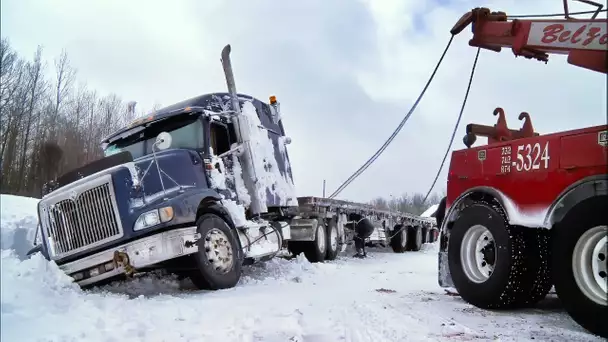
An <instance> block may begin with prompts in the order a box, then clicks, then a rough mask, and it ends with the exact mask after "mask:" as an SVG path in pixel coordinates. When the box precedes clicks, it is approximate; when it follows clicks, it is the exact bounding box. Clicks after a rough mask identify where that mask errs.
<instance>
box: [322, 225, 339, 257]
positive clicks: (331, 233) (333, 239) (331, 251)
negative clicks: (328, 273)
mask: <svg viewBox="0 0 608 342" xmlns="http://www.w3.org/2000/svg"><path fill="white" fill-rule="evenodd" d="M338 242H339V241H338V226H337V225H336V220H334V219H332V220H330V221H329V226H328V233H327V243H326V244H327V253H326V254H325V260H335V259H336V257H337V256H338V248H339V245H338Z"/></svg>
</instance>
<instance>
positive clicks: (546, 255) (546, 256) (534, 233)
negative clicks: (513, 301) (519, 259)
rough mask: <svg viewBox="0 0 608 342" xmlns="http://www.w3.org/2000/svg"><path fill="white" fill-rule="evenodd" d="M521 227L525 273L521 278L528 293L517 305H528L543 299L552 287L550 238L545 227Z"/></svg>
mask: <svg viewBox="0 0 608 342" xmlns="http://www.w3.org/2000/svg"><path fill="white" fill-rule="evenodd" d="M521 229H522V233H523V238H524V239H525V246H526V252H525V258H526V261H525V262H526V264H525V265H526V272H525V273H526V274H525V275H524V277H523V280H522V288H524V289H525V288H528V294H527V295H526V296H524V297H523V298H522V300H521V303H520V305H519V306H522V307H529V306H533V305H534V304H536V303H538V302H540V301H541V300H543V299H544V298H545V297H546V296H547V294H548V293H549V291H550V290H551V287H553V281H552V279H551V264H550V262H551V242H550V241H551V240H550V235H549V231H548V230H547V229H542V228H536V229H534V228H524V227H522V228H521Z"/></svg>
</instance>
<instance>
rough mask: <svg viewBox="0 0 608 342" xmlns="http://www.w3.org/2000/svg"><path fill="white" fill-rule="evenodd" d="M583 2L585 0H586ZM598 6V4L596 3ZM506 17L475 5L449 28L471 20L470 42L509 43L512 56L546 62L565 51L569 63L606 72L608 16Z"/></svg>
mask: <svg viewBox="0 0 608 342" xmlns="http://www.w3.org/2000/svg"><path fill="white" fill-rule="evenodd" d="M584 2H587V0H585V1H584ZM592 4H594V5H596V6H598V8H599V9H601V7H602V5H601V4H595V3H592ZM564 8H565V10H566V19H551V20H540V19H534V20H519V19H514V20H508V17H507V14H506V13H505V12H491V11H490V10H489V9H488V8H475V9H473V10H472V11H470V12H468V13H466V14H465V15H463V16H462V17H461V18H460V20H458V22H457V23H456V25H454V27H453V28H452V30H451V31H450V32H451V33H452V34H453V35H456V34H458V33H460V32H462V30H464V29H465V28H466V27H467V26H468V25H469V24H472V27H471V29H472V32H473V38H472V39H471V40H470V41H469V45H470V46H474V47H479V48H483V49H487V50H492V51H496V52H500V51H501V48H503V47H510V48H511V49H512V51H513V54H515V56H523V57H526V58H534V59H537V60H539V61H543V62H547V61H548V59H549V54H565V55H568V63H570V64H572V65H576V66H579V67H582V68H585V69H589V70H593V71H597V72H601V73H607V72H608V29H607V27H608V20H607V19H595V16H596V15H597V13H599V9H598V11H597V12H596V14H595V15H594V16H593V17H592V18H591V19H573V18H569V16H568V15H567V5H566V3H565V2H564Z"/></svg>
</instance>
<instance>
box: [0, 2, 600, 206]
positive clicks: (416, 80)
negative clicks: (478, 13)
mask: <svg viewBox="0 0 608 342" xmlns="http://www.w3.org/2000/svg"><path fill="white" fill-rule="evenodd" d="M600 2H602V3H604V5H605V4H606V1H600ZM163 3H165V4H167V5H161V2H160V1H146V0H137V1H136V0H129V1H124V0H103V1H102V0H98V1H81V0H72V1H67V0H65V1H62V0H52V1H51V0H48V1H42V0H38V1H34V0H2V2H1V6H2V7H1V30H2V36H3V37H8V38H9V39H10V42H11V45H12V46H13V48H14V49H16V50H17V51H18V52H19V53H20V54H21V55H22V56H28V57H29V56H33V53H34V51H35V49H36V46H37V45H38V44H42V45H43V46H44V49H45V50H44V53H45V56H46V58H47V60H48V61H49V65H50V66H52V59H53V58H54V57H55V56H57V55H59V53H60V52H61V49H62V48H65V49H67V51H68V54H69V58H70V60H71V62H72V65H73V66H74V67H76V68H77V70H78V79H79V80H81V81H86V82H87V84H88V85H89V87H90V88H92V89H97V90H98V91H100V92H102V93H109V92H115V93H117V94H118V95H120V96H121V97H122V98H123V99H124V100H136V101H137V102H138V107H139V108H140V109H145V110H148V109H151V108H152V107H153V105H154V104H161V105H163V106H166V105H170V104H172V103H174V102H177V101H180V100H183V99H186V98H190V97H192V96H196V95H199V94H203V93H209V92H215V91H224V90H225V81H224V79H223V74H222V68H221V64H220V60H219V58H220V51H221V49H222V47H223V46H224V45H225V44H227V43H230V44H231V45H232V60H233V66H234V71H235V76H236V84H237V89H238V91H239V92H243V93H249V94H251V95H253V96H256V97H258V98H260V99H262V100H267V98H268V96H269V95H271V94H275V95H276V96H277V97H278V100H279V101H280V102H281V109H282V113H283V121H284V125H285V128H286V131H287V135H289V136H290V137H291V138H292V140H293V142H292V144H291V145H290V146H289V152H290V158H291V160H292V166H293V170H294V178H295V182H296V187H297V191H298V195H299V196H307V195H314V196H320V195H321V194H322V184H323V179H326V180H327V188H328V189H327V192H328V194H329V193H331V192H332V191H333V190H334V189H335V188H336V187H338V186H339V185H340V184H341V183H342V182H343V181H344V180H346V178H347V177H348V176H350V175H351V174H352V173H353V172H354V171H355V170H356V169H357V168H358V167H359V166H361V165H362V163H364V162H365V161H366V160H367V159H368V158H369V157H370V156H371V155H372V154H373V153H374V152H375V151H376V150H377V149H378V148H379V147H380V146H381V145H382V143H383V142H384V141H385V140H386V139H387V137H388V136H389V135H390V134H391V133H392V131H393V130H394V128H395V127H396V125H397V124H398V123H399V122H400V120H401V119H402V117H403V116H404V115H405V114H406V113H407V111H408V110H409V108H410V106H411V105H412V104H413V102H414V101H415V99H416V97H417V96H418V95H419V93H420V91H421V90H422V88H423V86H424V84H425V82H426V81H427V79H428V77H429V75H430V74H431V72H432V69H433V67H434V66H435V63H436V62H437V60H438V58H439V56H440V54H441V52H442V51H443V49H444V47H445V45H446V44H447V42H448V40H449V38H450V33H449V30H450V29H451V27H452V26H453V25H454V23H455V22H456V21H457V20H458V19H459V18H460V16H461V15H462V14H464V13H465V12H467V11H469V10H470V9H472V8H474V7H482V6H483V7H489V8H490V9H492V10H496V11H497V10H501V11H505V12H507V14H539V13H556V12H557V13H559V12H561V11H562V10H563V9H562V1H561V0H535V1H530V0H518V1H514V0H501V1H490V0H479V1H478V0H469V1H465V0H426V1H420V0H402V1H399V0H363V1H357V0H348V1H347V0H333V1H328V0H308V1H280V0H276V1H270V0H258V1H226V0H203V1H201V0H189V1H186V0H184V1H172V2H169V1H166V2H163ZM169 3H170V4H171V5H168V4H169ZM570 7H571V10H576V9H581V8H582V9H588V7H585V6H584V5H580V4H579V5H577V4H571V6H570ZM602 17H605V14H603V16H602ZM470 36H471V35H470V29H467V30H465V31H463V32H462V33H461V34H460V35H459V36H457V37H456V38H455V39H454V42H453V44H452V47H451V49H450V51H449V52H448V54H447V56H446V59H445V62H444V63H443V65H442V66H441V68H440V69H439V72H438V74H437V76H436V78H435V81H434V83H433V84H432V85H431V87H430V88H429V90H428V91H427V94H426V96H425V97H424V98H423V100H422V102H421V104H420V106H419V107H418V109H417V111H416V112H415V113H414V114H413V116H412V117H411V119H410V120H409V121H408V123H407V124H406V125H405V126H404V128H403V130H402V131H401V133H400V134H399V136H398V137H397V138H396V139H395V140H394V141H393V143H392V144H391V145H390V146H389V147H388V149H387V150H386V151H385V153H384V154H383V155H382V156H381V157H380V158H378V160H377V161H376V162H375V163H374V164H373V165H372V166H371V167H370V168H369V169H368V170H367V171H366V172H365V173H364V174H362V175H361V176H360V177H359V178H358V179H357V180H356V181H354V182H353V183H352V184H351V185H350V186H349V187H348V188H347V189H346V190H344V191H343V192H342V193H341V194H340V196H338V197H339V198H343V199H349V200H355V201H367V200H370V199H371V198H373V197H375V196H384V197H388V196H390V195H393V196H398V195H400V194H402V193H405V192H426V191H427V189H428V187H429V186H430V184H431V183H432V180H433V177H434V175H435V172H436V170H437V168H438V167H439V165H440V163H441V158H442V156H443V153H444V152H445V149H446V147H447V143H448V142H449V138H450V134H451V130H452V128H453V125H454V123H455V121H456V118H457V116H458V111H459V109H460V105H461V101H462V98H463V96H464V92H465V90H466V86H467V81H468V77H469V73H470V68H471V65H472V63H473V59H474V57H475V52H476V50H475V49H474V48H472V47H469V46H468V40H469V39H470ZM497 106H501V107H503V108H504V109H505V111H506V114H507V122H508V124H509V126H510V127H511V128H513V129H519V128H520V127H521V122H520V121H518V120H517V116H518V115H519V113H520V112H521V111H527V112H529V113H530V114H531V116H532V122H533V124H534V127H535V129H536V131H538V132H540V133H549V132H555V131H560V130H567V129H574V128H582V127H585V126H590V125H601V124H605V123H606V76H605V75H603V74H599V73H594V72H592V71H588V70H585V69H582V68H578V67H574V66H570V65H569V64H567V63H566V60H565V58H564V57H562V56H551V57H550V60H549V63H548V64H547V65H545V64H543V63H541V62H538V61H533V60H527V59H524V58H517V59H516V58H515V57H514V56H513V54H512V53H511V51H510V50H509V49H505V50H503V52H501V53H495V52H491V51H482V53H481V55H480V58H479V63H478V67H477V71H476V75H475V79H474V82H473V86H472V90H471V95H470V97H469V101H468V104H467V107H466V110H465V113H464V116H463V122H462V123H461V128H460V129H459V132H458V134H457V135H456V140H455V143H454V146H453V148H454V149H461V148H463V147H464V146H463V144H462V136H463V135H464V127H465V125H466V124H467V123H470V122H476V123H480V124H486V125H493V124H494V123H495V121H496V118H495V117H494V116H493V115H492V111H493V110H494V108H496V107H497ZM480 140H484V141H485V139H480ZM448 164H449V160H448V162H446V167H445V168H444V171H443V172H442V175H441V177H440V179H439V181H438V184H437V186H436V188H435V189H436V190H437V191H442V190H443V189H445V187H446V185H445V183H446V174H447V166H448Z"/></svg>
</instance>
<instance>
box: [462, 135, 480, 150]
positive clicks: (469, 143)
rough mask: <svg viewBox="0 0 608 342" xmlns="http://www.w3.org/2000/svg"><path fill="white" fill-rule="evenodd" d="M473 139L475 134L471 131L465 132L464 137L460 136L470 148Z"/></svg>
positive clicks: (475, 138)
mask: <svg viewBox="0 0 608 342" xmlns="http://www.w3.org/2000/svg"><path fill="white" fill-rule="evenodd" d="M475 141H477V136H476V135H475V134H473V133H467V134H466V135H465V136H464V138H462V142H463V143H464V145H465V146H466V147H467V148H471V146H473V144H474V143H475Z"/></svg>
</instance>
